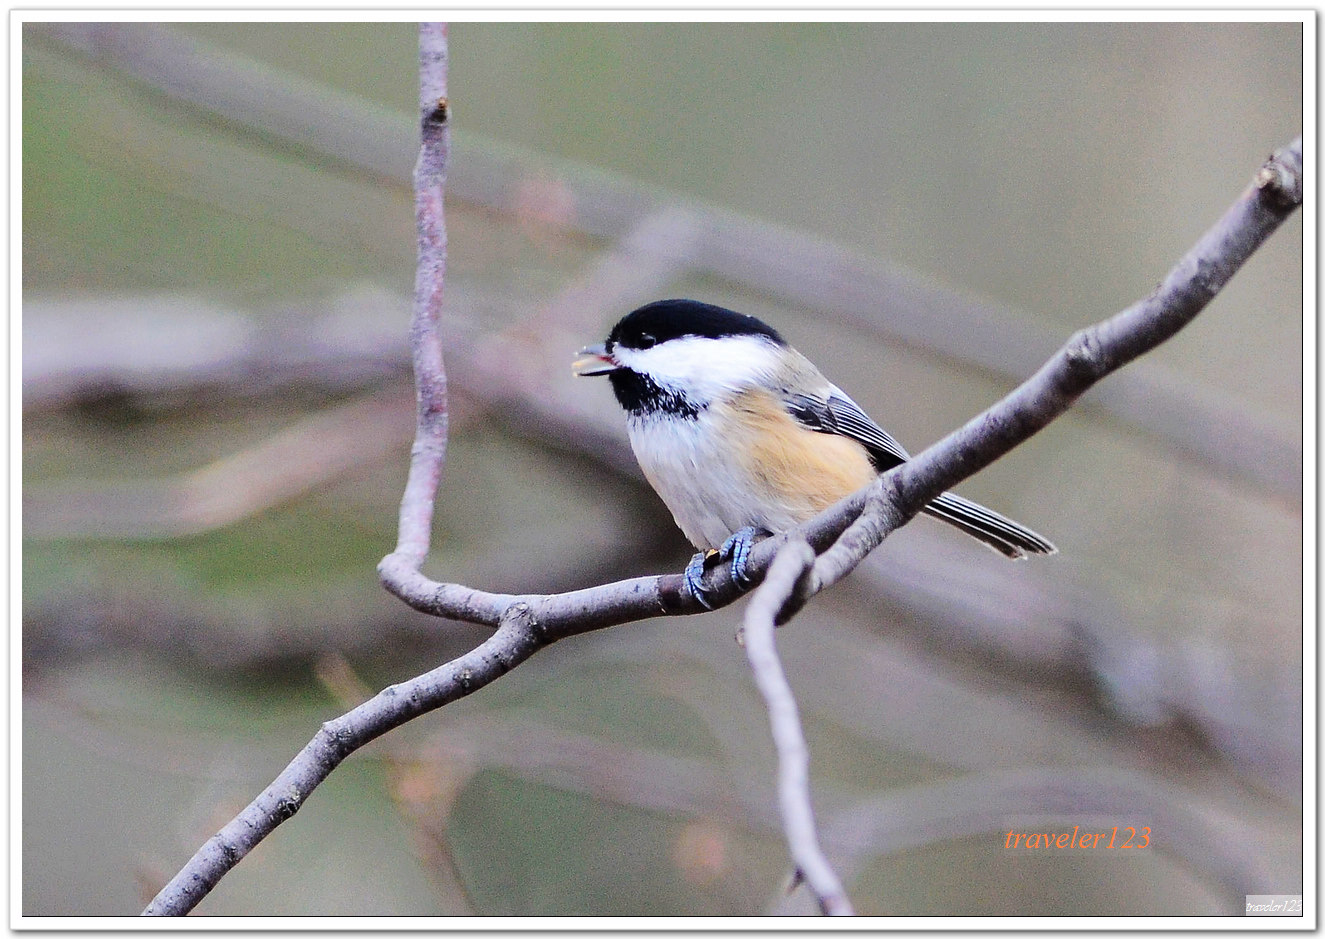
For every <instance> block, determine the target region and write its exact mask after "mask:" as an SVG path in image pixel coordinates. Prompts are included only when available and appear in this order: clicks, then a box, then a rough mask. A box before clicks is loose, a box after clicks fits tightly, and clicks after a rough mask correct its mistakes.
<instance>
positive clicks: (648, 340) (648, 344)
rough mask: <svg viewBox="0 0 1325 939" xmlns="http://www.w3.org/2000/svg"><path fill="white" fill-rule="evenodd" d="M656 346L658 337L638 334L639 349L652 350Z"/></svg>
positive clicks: (650, 334) (649, 334)
mask: <svg viewBox="0 0 1325 939" xmlns="http://www.w3.org/2000/svg"><path fill="white" fill-rule="evenodd" d="M657 344H658V337H657V336H655V335H654V334H653V333H640V337H639V347H640V348H641V349H652V348H653V347H654V346H656V345H657Z"/></svg>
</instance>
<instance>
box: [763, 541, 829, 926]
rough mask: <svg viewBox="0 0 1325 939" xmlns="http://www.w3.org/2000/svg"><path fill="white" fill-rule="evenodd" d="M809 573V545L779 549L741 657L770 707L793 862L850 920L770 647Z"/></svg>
mask: <svg viewBox="0 0 1325 939" xmlns="http://www.w3.org/2000/svg"><path fill="white" fill-rule="evenodd" d="M813 569H814V549H813V548H811V547H810V546H809V544H808V543H807V542H805V541H804V540H792V541H788V542H787V543H786V544H785V545H783V547H782V550H780V551H779V552H778V554H777V557H776V558H774V560H773V564H772V566H771V567H770V568H769V570H768V576H767V577H765V578H764V582H763V584H762V585H761V586H760V587H759V589H758V590H757V591H755V595H754V596H753V597H751V599H750V605H749V606H748V607H746V611H745V629H744V637H745V655H746V658H748V659H749V660H750V669H751V671H753V672H754V678H755V685H756V686H758V688H759V693H760V694H762V695H763V696H764V703H765V704H766V705H767V706H768V720H769V724H770V725H771V726H772V730H773V745H774V746H775V747H776V748H777V755H778V806H779V808H780V809H781V810H782V826H783V830H784V831H785V832H786V836H787V846H788V848H789V849H790V850H791V858H792V860H793V861H794V862H795V864H796V870H797V871H798V873H799V875H800V877H802V878H803V879H804V881H805V884H806V885H807V886H808V887H809V888H810V890H811V891H812V892H813V893H814V895H815V898H816V899H817V900H818V901H819V908H820V909H821V910H822V911H823V912H824V913H825V914H827V915H830V916H851V915H852V914H853V912H854V911H853V910H852V908H851V900H850V899H849V898H848V897H847V894H846V890H845V889H844V888H843V887H842V882H841V880H839V879H838V876H837V874H836V873H835V872H834V871H833V868H832V865H830V864H829V863H828V858H826V857H825V856H824V853H823V849H822V848H821V847H820V846H819V836H818V833H817V832H816V831H815V827H814V810H813V808H812V807H811V805H810V751H809V748H808V747H807V746H806V744H805V735H804V733H803V732H802V731H801V721H800V712H799V711H798V710H797V708H796V699H795V697H794V696H793V695H792V692H791V685H789V684H788V683H787V676H786V675H785V674H784V673H783V671H782V663H781V662H780V661H779V660H778V654H777V646H776V644H775V643H774V642H773V630H774V629H775V628H776V625H775V624H776V620H777V619H778V618H779V617H780V616H781V615H782V610H783V609H784V607H786V605H787V604H788V603H789V602H795V601H796V598H797V597H798V595H799V596H804V594H805V592H806V589H807V586H808V585H807V582H806V581H807V578H808V576H809V575H810V573H811V572H812V571H813Z"/></svg>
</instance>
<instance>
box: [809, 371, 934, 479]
mask: <svg viewBox="0 0 1325 939" xmlns="http://www.w3.org/2000/svg"><path fill="white" fill-rule="evenodd" d="M787 411H788V412H789V413H790V414H791V416H792V417H794V418H796V420H798V421H800V422H801V423H802V424H804V425H805V426H806V427H809V428H810V429H811V430H817V431H819V432H820V433H824V434H841V435H843V436H844V437H850V438H852V439H853V440H858V441H860V442H861V443H862V444H864V445H865V447H866V449H868V450H869V452H870V460H871V462H873V463H874V466H875V468H876V469H877V470H878V471H879V472H883V471H884V470H886V469H891V468H892V467H894V466H896V465H897V464H898V463H905V462H906V461H907V460H909V459H910V458H911V454H909V453H907V452H906V448H905V447H903V446H902V445H901V444H900V443H898V442H897V440H896V439H895V438H894V437H893V435H892V434H890V433H888V431H886V430H884V429H883V428H882V427H880V426H879V425H878V424H876V423H875V422H874V420H873V419H872V418H871V417H870V416H869V415H868V414H866V413H865V412H864V411H863V410H862V409H861V407H860V405H858V404H856V402H854V401H852V400H851V398H849V397H848V396H847V394H846V392H844V391H842V390H841V389H840V388H837V387H836V386H830V387H829V388H828V389H826V391H825V393H824V394H823V395H822V396H820V395H806V394H797V395H791V396H790V397H789V398H788V399H787Z"/></svg>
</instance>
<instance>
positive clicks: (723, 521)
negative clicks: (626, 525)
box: [627, 410, 799, 550]
mask: <svg viewBox="0 0 1325 939" xmlns="http://www.w3.org/2000/svg"><path fill="white" fill-rule="evenodd" d="M716 425H717V421H716V419H715V417H714V415H713V414H712V412H711V411H709V410H704V411H701V412H700V414H699V415H698V416H697V417H696V418H694V419H693V420H682V419H677V418H675V417H671V416H663V415H646V416H641V417H631V418H630V419H629V421H628V422H627V428H628V430H629V432H630V444H631V447H632V448H633V449H634V451H635V458H636V459H637V460H638V461H639V464H640V468H641V469H643V470H644V475H645V476H646V477H647V478H648V480H649V483H650V484H651V485H652V486H653V488H654V489H655V490H657V492H658V495H660V496H661V497H662V500H663V502H665V503H666V504H667V508H669V509H671V511H672V518H674V519H675V520H676V524H677V527H678V528H680V529H681V531H682V532H683V533H684V534H685V536H686V538H687V539H689V541H690V543H691V544H693V545H694V546H695V547H696V548H699V549H701V550H703V549H707V548H717V547H719V546H721V545H722V543H723V542H724V541H726V540H727V537H728V536H729V535H731V534H732V533H734V532H736V531H738V530H740V529H742V528H745V527H747V526H751V525H753V526H754V527H756V528H763V529H766V530H768V531H782V530H784V529H787V528H790V527H791V526H793V525H795V524H796V523H797V522H798V521H799V519H796V518H793V517H792V516H791V515H790V514H789V513H788V512H787V511H786V510H785V508H784V507H783V506H780V505H776V504H770V503H769V502H768V501H766V500H763V499H761V498H759V497H758V493H759V492H761V490H762V487H760V486H759V485H758V484H756V483H755V482H754V481H753V480H751V479H750V478H749V477H748V475H747V474H746V472H745V471H744V470H743V469H742V463H743V461H741V460H740V459H739V458H738V455H737V454H734V453H732V452H731V443H732V441H731V435H730V434H729V433H724V432H723V431H722V430H721V429H720V428H719V427H718V426H716Z"/></svg>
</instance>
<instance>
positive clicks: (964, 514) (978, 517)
mask: <svg viewBox="0 0 1325 939" xmlns="http://www.w3.org/2000/svg"><path fill="white" fill-rule="evenodd" d="M921 511H923V512H924V513H925V514H926V515H931V516H933V517H934V518H937V519H939V520H941V521H944V522H947V523H948V524H949V525H952V526H953V527H954V528H960V529H961V530H962V531H964V532H966V533H967V534H968V535H970V536H971V537H973V538H978V539H979V540H980V541H983V542H984V543H985V544H987V545H988V546H989V547H991V548H993V549H994V550H995V551H997V552H999V553H1000V554H1004V555H1006V556H1008V557H1010V558H1012V559H1013V560H1020V559H1022V558H1024V557H1026V556H1027V555H1028V554H1054V553H1056V552H1057V551H1058V549H1057V548H1055V547H1054V545H1053V543H1052V542H1051V541H1049V540H1048V539H1047V538H1045V537H1043V536H1041V535H1038V534H1036V533H1035V532H1033V531H1031V530H1030V529H1029V528H1027V527H1026V526H1025V525H1020V524H1018V523H1017V522H1014V521H1013V520H1012V519H1010V518H1005V517H1004V516H1002V515H999V514H998V513H997V512H995V511H994V510H993V509H987V508H985V507H984V506H983V505H981V504H980V503H978V502H972V501H971V500H970V499H963V498H962V497H961V496H959V495H957V494H956V493H953V492H945V493H943V495H941V496H939V497H938V498H937V499H935V500H934V501H933V502H931V503H930V504H929V505H927V506H925V507H924V509H922V510H921Z"/></svg>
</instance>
